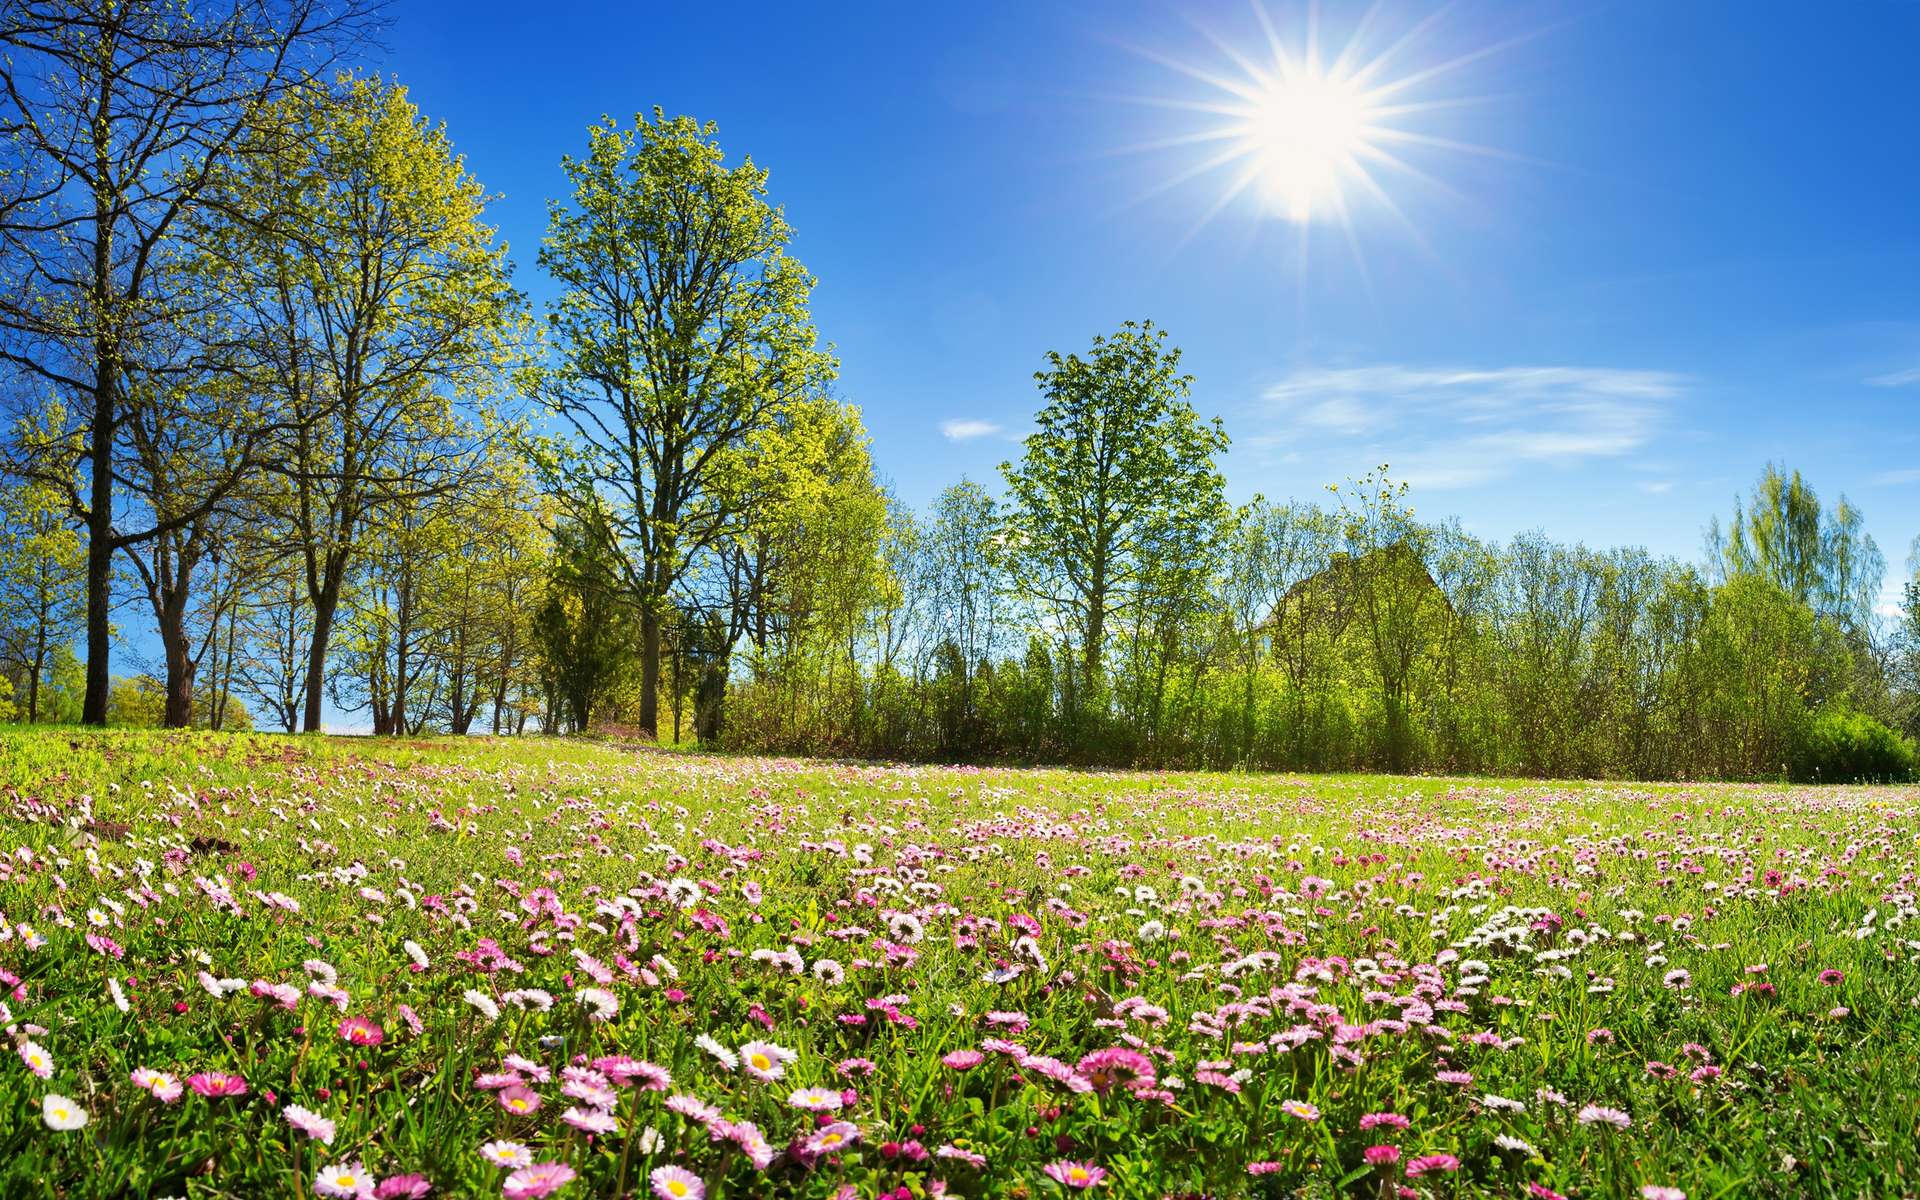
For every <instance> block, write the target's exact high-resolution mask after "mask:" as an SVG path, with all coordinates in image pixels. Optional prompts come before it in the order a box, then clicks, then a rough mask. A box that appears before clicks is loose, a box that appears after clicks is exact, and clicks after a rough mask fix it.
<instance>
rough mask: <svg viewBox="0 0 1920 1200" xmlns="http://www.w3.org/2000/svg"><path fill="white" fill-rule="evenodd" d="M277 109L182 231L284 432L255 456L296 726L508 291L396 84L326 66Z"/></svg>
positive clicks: (498, 362)
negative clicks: (277, 479)
mask: <svg viewBox="0 0 1920 1200" xmlns="http://www.w3.org/2000/svg"><path fill="white" fill-rule="evenodd" d="M276 108H277V114H276V120H275V122H274V128H275V129H276V130H277V131H280V132H279V133H278V134H276V136H275V137H274V138H273V139H272V144H271V145H269V146H265V147H260V148H258V151H257V152H254V153H248V154H246V155H244V156H242V157H241V158H240V159H239V160H238V161H237V162H235V163H234V164H233V165H231V166H230V167H228V168H227V169H224V170H222V171H220V172H219V173H218V174H217V177H216V179H215V181H214V191H215V193H216V196H217V200H218V206H217V212H216V216H215V218H214V219H210V220H208V221H207V222H205V223H204V225H203V226H202V227H201V228H200V229H199V230H198V231H197V240H198V241H199V242H200V244H202V245H203V246H204V247H205V259H206V265H205V270H206V271H207V274H208V276H209V279H210V281H211V282H212V283H213V285H214V286H218V287H220V288H221V289H222V290H223V292H224V293H225V294H227V295H230V296H234V297H237V298H239V299H240V303H239V304H237V305H236V312H235V314H234V319H235V321H236V322H237V323H239V324H240V325H241V326H242V329H241V331H240V332H239V333H238V334H237V335H236V343H237V348H238V350H239V352H240V353H241V354H242V355H243V357H244V373H245V375H246V376H247V377H248V378H250V379H251V380H253V381H254V383H255V385H256V387H257V388H258V390H259V393H260V394H261V395H262V396H263V397H270V398H271V400H270V402H271V403H272V404H274V405H275V406H276V409H277V411H278V412H279V413H280V418H279V419H280V421H281V423H282V424H283V425H284V426H285V427H286V429H287V430H288V432H287V433H286V435H285V437H284V439H283V441H282V443H281V445H280V446H279V452H278V453H277V454H276V455H274V456H273V459H272V461H271V463H270V464H269V465H270V467H271V469H272V470H273V471H274V472H276V473H277V474H279V475H280V476H281V477H283V479H284V480H285V483H286V486H285V488H284V489H283V490H282V494H283V495H284V497H285V501H286V503H287V505H288V510H287V512H286V513H285V514H283V516H284V519H285V520H286V522H287V523H288V525H289V526H290V530H291V533H292V535H293V539H294V542H295V545H296V547H297V552H298V554H299V556H300V558H301V561H302V565H303V567H304V573H305V577H306V578H305V584H306V591H307V600H308V603H309V605H310V607H311V623H312V637H311V641H310V643H309V645H308V647H307V653H306V679H305V685H304V697H305V709H304V713H303V727H304V728H305V729H306V730H308V731H309V732H311V731H314V730H317V729H319V728H320V710H321V700H322V696H323V689H324V687H325V684H326V664H327V650H328V646H329V644H330V640H331V637H332V633H333V628H334V621H335V619H336V616H337V615H338V612H339V608H340V600H341V593H342V589H343V588H344V587H345V586H346V583H347V579H348V576H349V574H350V572H351V570H352V568H353V567H354V565H355V564H356V562H357V561H358V556H359V555H360V553H361V552H362V551H363V549H364V548H365V546H366V535H367V533H368V532H369V530H368V528H367V526H368V524H369V522H370V520H371V519H372V517H373V514H374V513H375V512H377V511H378V510H380V509H381V508H383V507H384V508H392V507H394V506H404V505H408V504H413V503H418V502H421V501H424V500H426V499H428V498H430V497H432V496H435V495H437V494H439V493H441V492H443V491H445V490H447V489H449V488H451V487H454V486H457V485H458V482H459V480H460V478H461V476H462V474H463V473H464V472H465V471H466V470H467V468H468V467H469V465H470V464H471V462H472V461H473V459H474V457H475V455H476V454H477V453H478V449H479V447H480V445H481V443H482V441H483V438H482V436H481V434H480V433H479V431H478V429H477V428H476V426H475V424H474V423H473V422H472V421H469V420H466V419H463V414H462V412H461V410H460V409H459V407H458V406H457V402H459V401H474V402H484V401H485V400H487V399H488V398H489V397H490V396H491V394H492V391H493V388H494V387H495V385H496V384H497V383H498V381H499V377H500V372H501V370H502V368H504V367H506V366H508V365H510V364H511V362H512V355H513V353H514V350H515V346H516V344H517V337H518V334H519V332H520V302H519V297H518V296H517V295H516V294H515V293H514V291H513V289H512V288H511V287H510V286H509V284H508V279H507V262H506V251H505V248H504V247H502V246H499V245H498V244H497V243H496V241H495V238H494V231H493V230H492V229H491V228H490V227H489V226H487V225H486V224H485V223H484V221H483V217H484V214H485V207H486V201H487V197H486V194H485V192H484V190H483V189H482V188H481V186H480V184H479V183H478V182H477V181H475V180H474V179H473V178H472V176H470V175H468V174H467V172H466V168H465V166H464V164H463V163H462V160H461V159H460V158H459V157H458V156H457V155H455V154H454V152H453V146H452V144H451V142H450V141H449V140H448V138H447V136H446V133H445V131H444V130H443V129H441V128H439V127H437V126H433V125H431V124H429V123H428V122H427V121H426V120H425V119H424V118H423V117H422V116H421V115H420V112H419V110H418V109H417V108H415V107H414V105H413V103H412V102H411V101H410V100H408V98H407V92H406V89H405V88H403V87H400V86H398V85H394V84H386V83H382V82H380V81H379V80H375V79H365V78H357V77H352V76H343V77H341V78H340V79H338V80H336V81H335V82H334V84H333V86H332V87H330V88H326V89H320V88H314V89H308V90H304V91H300V92H297V93H294V94H292V95H290V96H287V97H285V98H284V99H282V100H280V101H279V102H278V104H277V106H276Z"/></svg>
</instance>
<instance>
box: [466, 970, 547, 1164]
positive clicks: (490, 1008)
mask: <svg viewBox="0 0 1920 1200" xmlns="http://www.w3.org/2000/svg"><path fill="white" fill-rule="evenodd" d="M460 998H461V999H462V1000H465V1001H466V1002H467V1003H468V1004H471V1005H473V1007H474V1008H475V1009H476V1010H477V1011H478V1012H479V1013H480V1015H481V1016H483V1017H485V1018H486V1019H487V1020H489V1021H498V1020H499V1019H500V1006H499V1005H498V1004H495V1003H494V1002H493V997H492V996H489V995H487V994H486V993H485V992H483V991H481V990H480V989H479V988H468V989H467V990H466V991H464V992H462V993H461V994H460ZM542 1194H544V1193H542Z"/></svg>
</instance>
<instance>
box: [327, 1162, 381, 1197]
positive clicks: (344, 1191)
mask: <svg viewBox="0 0 1920 1200" xmlns="http://www.w3.org/2000/svg"><path fill="white" fill-rule="evenodd" d="M313 1194H314V1195H316V1196H337V1197H346V1198H347V1200H367V1197H369V1196H371V1195H372V1194H373V1176H372V1175H369V1174H368V1173H367V1169H366V1168H365V1167H363V1166H361V1165H360V1163H359V1162H358V1161H357V1160H356V1161H353V1162H344V1163H334V1164H333V1165H332V1166H327V1167H322V1168H320V1172H319V1174H317V1175H315V1176H314V1177H313Z"/></svg>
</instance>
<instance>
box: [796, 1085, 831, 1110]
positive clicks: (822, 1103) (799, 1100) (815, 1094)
mask: <svg viewBox="0 0 1920 1200" xmlns="http://www.w3.org/2000/svg"><path fill="white" fill-rule="evenodd" d="M787 1103H788V1104H791V1105H793V1106H794V1107H795V1108H798V1109H802V1110H804V1111H806V1112H839V1111H840V1093H839V1092H836V1091H834V1090H833V1089H831V1088H821V1087H810V1088H797V1089H795V1090H794V1093H793V1094H792V1095H791V1096H788V1097H787Z"/></svg>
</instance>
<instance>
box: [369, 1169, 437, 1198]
mask: <svg viewBox="0 0 1920 1200" xmlns="http://www.w3.org/2000/svg"><path fill="white" fill-rule="evenodd" d="M432 1190H433V1185H432V1184H431V1183H428V1182H427V1177H426V1176H425V1175H389V1176H387V1177H386V1178H385V1179H382V1180H381V1181H380V1186H379V1187H376V1188H374V1189H373V1198H374V1200H421V1198H422V1197H424V1196H425V1195H426V1194H427V1193H428V1192H430V1191H432Z"/></svg>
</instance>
